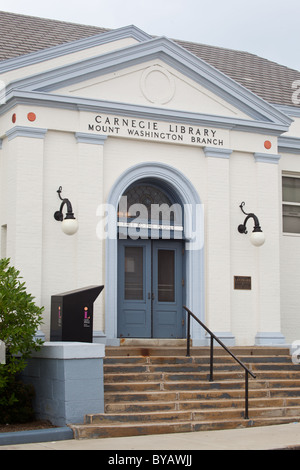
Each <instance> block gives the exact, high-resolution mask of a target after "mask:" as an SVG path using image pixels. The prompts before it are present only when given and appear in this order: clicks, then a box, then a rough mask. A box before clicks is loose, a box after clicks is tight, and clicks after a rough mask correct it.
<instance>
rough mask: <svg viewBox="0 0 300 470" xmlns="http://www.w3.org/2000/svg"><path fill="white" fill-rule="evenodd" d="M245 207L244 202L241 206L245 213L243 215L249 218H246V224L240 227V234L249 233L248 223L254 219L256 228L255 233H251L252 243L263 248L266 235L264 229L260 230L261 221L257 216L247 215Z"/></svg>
mask: <svg viewBox="0 0 300 470" xmlns="http://www.w3.org/2000/svg"><path fill="white" fill-rule="evenodd" d="M244 205H245V203H244V202H242V203H241V204H240V209H241V211H242V212H243V214H245V215H246V216H247V217H246V218H245V220H244V223H243V224H241V225H239V226H238V231H239V232H240V233H248V231H247V228H246V223H247V222H248V220H249V219H253V220H254V228H253V232H252V233H251V237H250V241H251V243H252V245H255V246H261V245H263V244H264V243H265V234H264V233H263V231H262V229H261V228H260V225H259V220H258V218H257V217H256V215H255V214H247V212H245V211H244V209H243V207H244Z"/></svg>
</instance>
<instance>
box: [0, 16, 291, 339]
mask: <svg viewBox="0 0 300 470" xmlns="http://www.w3.org/2000/svg"><path fill="white" fill-rule="evenodd" d="M0 30H1V38H0V85H1V95H0V181H1V184H0V191H1V195H0V225H1V240H0V245H1V257H6V258H10V260H11V263H12V264H13V265H14V266H15V267H16V268H17V269H19V270H20V272H21V275H22V277H23V278H24V281H25V282H26V286H27V290H28V291H29V292H30V293H31V294H32V295H33V296H34V297H35V299H36V302H37V304H38V305H39V306H44V323H43V325H42V332H41V334H43V335H44V336H45V338H46V340H47V341H49V340H50V338H51V329H52V326H51V318H52V313H51V310H52V307H53V305H54V302H53V299H54V298H55V296H58V295H60V294H62V293H68V292H73V291H75V292H77V291H78V289H79V290H84V289H91V286H104V287H103V290H102V291H101V293H100V295H98V297H97V298H96V299H94V303H93V330H92V341H93V342H98V343H101V342H102V343H105V344H106V345H116V346H117V345H119V344H123V343H124V342H126V340H128V339H132V338H140V339H143V338H144V339H147V340H148V339H150V338H154V339H169V340H172V339H178V338H186V334H187V333H186V331H187V330H186V329H187V321H186V320H187V319H186V314H187V312H186V310H185V309H184V308H183V307H184V306H186V307H187V308H188V309H190V311H191V312H193V314H194V315H196V316H197V317H198V318H199V319H200V320H201V321H202V322H203V323H204V324H205V325H207V327H208V328H209V329H210V330H212V331H213V332H214V333H215V334H216V335H217V336H218V337H219V338H220V339H221V340H222V341H223V342H224V343H225V344H228V345H231V346H232V345H236V346H249V345H250V346H251V345H262V346H264V345H266V346H267V345H283V344H291V343H292V342H294V341H297V340H299V341H300V72H299V71H297V70H292V69H289V68H287V67H285V66H283V65H279V64H276V63H274V62H271V61H269V60H267V59H264V58H261V57H258V56H256V55H253V54H250V53H247V52H241V51H235V50H229V49H225V48H219V47H213V46H208V45H203V44H195V43H191V42H190V43H189V42H184V41H180V40H171V39H168V38H166V37H153V36H151V35H150V34H149V32H144V31H141V30H140V29H139V28H138V27H136V26H128V27H123V28H120V29H116V30H107V29H104V28H97V27H92V26H84V25H77V24H72V23H66V22H60V21H55V20H48V19H42V18H35V17H30V16H23V15H17V14H12V13H6V12H0ZM150 33H151V32H150ZM91 290H92V289H91ZM82 315H84V312H83V313H82ZM85 315H86V313H85ZM87 320H88V317H87V316H85V321H86V322H87ZM86 325H87V323H86ZM191 338H192V344H193V345H207V341H208V339H207V335H206V333H205V330H204V329H203V328H201V327H200V326H199V325H198V323H196V322H193V325H192V330H191Z"/></svg>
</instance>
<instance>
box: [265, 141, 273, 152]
mask: <svg viewBox="0 0 300 470" xmlns="http://www.w3.org/2000/svg"><path fill="white" fill-rule="evenodd" d="M264 146H265V148H266V149H267V150H269V149H270V148H271V147H272V144H271V142H270V141H269V140H266V141H265V143H264Z"/></svg>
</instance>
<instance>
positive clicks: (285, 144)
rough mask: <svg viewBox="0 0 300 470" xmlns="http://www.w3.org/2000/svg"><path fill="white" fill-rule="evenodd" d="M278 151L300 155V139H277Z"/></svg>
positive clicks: (282, 137)
mask: <svg viewBox="0 0 300 470" xmlns="http://www.w3.org/2000/svg"><path fill="white" fill-rule="evenodd" d="M278 151H280V152H282V153H293V154H296V155H299V154H300V138H299V137H286V136H281V137H278Z"/></svg>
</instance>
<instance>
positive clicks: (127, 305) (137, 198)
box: [117, 178, 186, 338]
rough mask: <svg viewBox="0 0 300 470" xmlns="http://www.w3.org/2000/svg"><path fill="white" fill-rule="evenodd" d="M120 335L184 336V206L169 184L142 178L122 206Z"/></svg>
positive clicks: (119, 220)
mask: <svg viewBox="0 0 300 470" xmlns="http://www.w3.org/2000/svg"><path fill="white" fill-rule="evenodd" d="M118 234H119V237H118V322H117V323H118V337H120V338H122V337H125V338H133V337H134V338H183V337H185V331H186V329H185V314H184V310H183V308H182V305H183V301H184V286H185V282H184V278H183V266H184V248H183V208H182V206H181V204H180V202H178V200H177V199H176V195H175V194H174V193H173V192H172V189H171V190H168V187H167V185H166V184H164V185H162V182H161V181H158V180H155V179H153V178H152V179H143V180H138V181H137V182H135V183H134V184H133V185H131V186H130V187H129V188H127V190H126V191H125V193H124V194H123V195H122V197H121V199H120V202H119V209H118Z"/></svg>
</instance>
